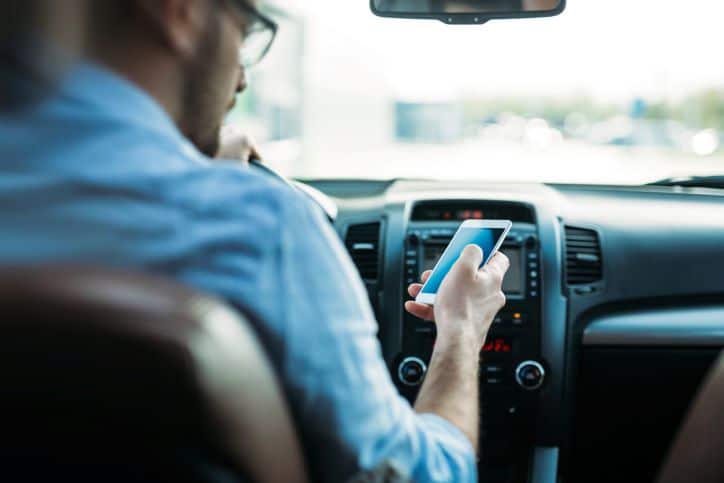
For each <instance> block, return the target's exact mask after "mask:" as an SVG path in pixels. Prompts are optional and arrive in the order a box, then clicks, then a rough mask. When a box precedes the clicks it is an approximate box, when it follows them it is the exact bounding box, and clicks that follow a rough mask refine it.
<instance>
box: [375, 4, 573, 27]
mask: <svg viewBox="0 0 724 483" xmlns="http://www.w3.org/2000/svg"><path fill="white" fill-rule="evenodd" d="M370 6H371V8H372V12H373V13H374V14H375V15H378V16H380V17H395V18H427V19H437V20H441V21H443V22H445V23H449V24H482V23H485V22H487V21H488V20H491V19H495V18H529V17H551V16H553V15H558V14H559V13H561V12H562V11H563V10H564V9H565V8H566V0H370Z"/></svg>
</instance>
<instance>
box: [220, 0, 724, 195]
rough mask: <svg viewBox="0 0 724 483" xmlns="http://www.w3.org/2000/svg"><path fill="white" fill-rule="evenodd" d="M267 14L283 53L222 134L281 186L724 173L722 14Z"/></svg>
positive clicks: (664, 5) (718, 7)
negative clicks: (450, 18) (241, 144)
mask: <svg viewBox="0 0 724 483" xmlns="http://www.w3.org/2000/svg"><path fill="white" fill-rule="evenodd" d="M268 3H269V4H270V5H271V6H272V7H276V9H277V10H279V11H277V12H276V18H277V19H278V20H279V23H280V26H281V29H280V33H279V37H278V41H277V43H276V44H275V45H274V46H273V48H272V51H271V52H270V54H269V56H268V57H267V58H266V59H265V60H264V62H263V63H262V64H261V65H260V66H258V67H257V68H255V69H254V70H252V71H251V72H249V74H248V75H249V78H250V84H251V87H250V88H249V89H248V91H247V92H246V93H244V94H242V96H241V102H239V103H238V105H237V108H236V109H235V110H234V112H232V113H231V114H230V115H229V119H228V121H229V122H233V123H239V124H240V125H242V126H243V127H244V129H246V130H247V131H248V132H249V133H250V134H251V135H252V136H253V137H254V138H256V139H257V141H258V142H259V143H260V144H261V147H262V152H263V155H264V157H265V158H266V160H267V162H269V163H270V164H272V165H273V166H274V167H276V168H278V169H279V170H280V171H282V172H283V173H285V174H287V175H290V176H296V177H301V178H382V179H386V178H394V177H415V178H438V179H440V178H442V179H445V178H450V179H480V180H491V181H497V180H513V181H546V182H582V183H620V184H641V183H646V182H650V181H654V180H657V179H661V178H665V177H670V176H680V175H694V174H697V175H710V174H721V173H722V172H724V149H723V148H722V142H721V141H722V132H724V69H722V68H721V65H720V62H719V61H718V59H719V56H720V55H719V47H720V46H721V45H724V42H723V41H724V30H722V29H721V28H720V25H719V24H720V19H721V18H722V17H723V16H724V5H722V4H721V2H711V1H709V0H692V1H690V2H686V3H681V2H658V1H654V0H637V1H636V2H630V1H625V0H610V1H607V2H596V1H593V0H576V1H570V2H569V4H568V7H567V9H566V11H565V12H564V13H563V14H562V15H561V16H559V17H555V18H544V19H531V20H510V21H493V22H489V23H488V24H486V25H483V26H448V25H444V24H442V23H440V22H436V21H411V20H396V19H381V18H378V17H375V16H373V15H372V14H371V13H370V12H369V6H368V2H365V1H359V2H339V1H338V0H317V1H315V2H296V1H293V0H275V1H274V2H268ZM281 12H283V14H282V13H281Z"/></svg>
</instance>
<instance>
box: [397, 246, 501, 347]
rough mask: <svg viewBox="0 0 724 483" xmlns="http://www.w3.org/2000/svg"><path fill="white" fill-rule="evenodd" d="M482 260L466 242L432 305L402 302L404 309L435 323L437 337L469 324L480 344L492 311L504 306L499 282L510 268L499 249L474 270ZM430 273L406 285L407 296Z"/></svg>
mask: <svg viewBox="0 0 724 483" xmlns="http://www.w3.org/2000/svg"><path fill="white" fill-rule="evenodd" d="M482 261H483V252H482V250H481V249H480V247H478V246H477V245H468V246H467V247H465V249H464V250H463V252H462V254H461V255H460V258H459V259H458V261H457V262H456V263H455V265H454V266H453V267H452V268H451V269H450V272H448V274H447V276H446V277H445V280H443V283H442V285H441V286H440V289H439V290H438V292H437V295H436V296H435V306H434V307H432V306H430V305H427V304H421V303H419V302H415V301H412V300H411V301H408V302H406V303H405V309H406V310H407V311H408V312H409V313H411V314H412V315H414V316H415V317H419V318H421V319H424V320H431V321H434V322H436V323H437V331H438V334H439V335H438V337H440V335H442V336H443V337H445V335H446V333H448V332H450V331H453V330H454V331H459V330H462V329H466V328H467V327H470V328H472V329H473V332H472V335H473V336H474V337H475V343H476V344H477V343H478V342H479V345H480V346H482V344H483V342H484V340H485V336H486V335H487V333H488V329H489V328H490V324H491V322H492V321H493V318H494V317H495V314H497V313H498V311H499V310H500V309H501V308H503V306H504V305H505V295H503V291H502V283H503V277H504V276H505V273H506V272H507V271H508V267H510V261H509V260H508V257H506V256H505V255H504V254H503V253H500V252H498V253H496V254H495V256H493V258H492V259H491V260H490V261H489V262H488V263H487V264H486V265H485V266H484V267H483V268H481V269H478V267H479V266H480V264H481V263H482ZM431 274H432V270H427V271H425V272H424V273H423V274H422V277H421V281H422V283H413V284H411V285H410V286H409V287H408V288H407V292H408V293H409V294H410V296H411V297H417V294H418V293H420V290H421V289H422V285H423V284H424V283H425V282H426V281H427V279H428V278H430V275H431Z"/></svg>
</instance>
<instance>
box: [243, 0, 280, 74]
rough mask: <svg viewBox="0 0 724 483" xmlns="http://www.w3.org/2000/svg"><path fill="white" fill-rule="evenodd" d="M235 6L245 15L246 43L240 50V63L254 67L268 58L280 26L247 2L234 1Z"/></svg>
mask: <svg viewBox="0 0 724 483" xmlns="http://www.w3.org/2000/svg"><path fill="white" fill-rule="evenodd" d="M233 4H234V6H235V7H237V8H238V9H239V10H240V11H241V12H242V14H243V15H244V18H245V21H244V28H243V29H242V33H243V36H244V42H243V44H242V46H241V49H239V63H241V65H242V66H244V67H246V68H249V67H253V66H255V65H256V64H258V63H259V62H261V60H262V59H263V58H264V56H266V54H267V53H268V52H269V49H271V46H272V44H273V43H274V39H275V38H276V36H277V30H278V28H279V27H278V26H277V24H276V22H274V20H272V19H270V18H269V17H267V16H266V15H264V14H263V13H261V12H260V11H259V10H258V9H257V8H256V7H254V6H253V5H251V4H250V3H249V2H248V1H247V0H234V1H233Z"/></svg>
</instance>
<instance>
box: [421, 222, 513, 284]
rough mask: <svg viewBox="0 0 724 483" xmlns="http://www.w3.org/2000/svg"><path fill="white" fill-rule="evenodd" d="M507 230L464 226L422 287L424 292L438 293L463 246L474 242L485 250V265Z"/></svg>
mask: <svg viewBox="0 0 724 483" xmlns="http://www.w3.org/2000/svg"><path fill="white" fill-rule="evenodd" d="M504 231H505V230H504V229H503V228H462V229H460V230H459V231H458V232H457V233H456V234H455V237H454V238H453V239H452V240H451V241H450V245H448V247H447V249H445V253H443V254H442V258H440V261H439V262H438V263H437V266H436V267H435V269H434V271H433V273H432V276H431V277H430V278H429V279H428V281H427V283H426V284H425V286H424V287H423V288H422V293H432V294H434V293H437V290H438V288H440V284H441V283H442V281H443V279H444V278H445V275H447V272H449V271H450V269H451V268H452V266H453V265H454V264H455V262H456V261H457V259H458V258H459V257H460V254H461V253H462V251H463V248H465V247H466V246H468V245H470V244H473V245H477V246H479V247H480V248H482V250H483V258H484V259H483V263H482V265H480V266H481V267H482V266H483V265H485V264H486V263H487V262H488V260H489V259H490V254H491V252H492V251H493V248H495V244H496V242H497V241H498V238H500V236H501V235H502V234H503V232H504Z"/></svg>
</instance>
